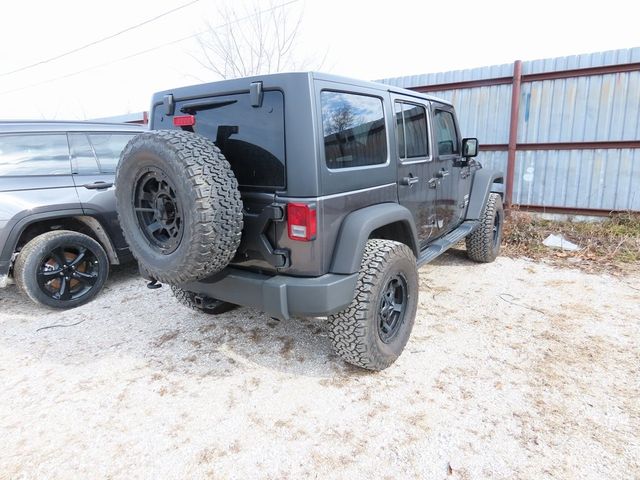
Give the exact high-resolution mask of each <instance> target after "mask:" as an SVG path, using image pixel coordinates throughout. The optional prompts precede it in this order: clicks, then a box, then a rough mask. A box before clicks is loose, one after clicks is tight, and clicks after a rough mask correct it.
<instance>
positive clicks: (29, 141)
mask: <svg viewBox="0 0 640 480" xmlns="http://www.w3.org/2000/svg"><path fill="white" fill-rule="evenodd" d="M8 175H16V176H19V175H71V164H70V162H69V145H68V144H67V136H66V135H65V134H52V135H47V134H36V135H0V176H8Z"/></svg>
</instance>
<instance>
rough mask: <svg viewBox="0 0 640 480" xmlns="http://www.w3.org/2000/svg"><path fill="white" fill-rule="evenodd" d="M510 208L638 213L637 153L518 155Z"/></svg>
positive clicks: (639, 179) (639, 159)
mask: <svg viewBox="0 0 640 480" xmlns="http://www.w3.org/2000/svg"><path fill="white" fill-rule="evenodd" d="M500 153H504V152H500ZM514 203H516V204H521V205H541V206H549V207H566V208H584V209H600V210H640V150H639V149H606V150H605V149H598V150H548V151H527V152H518V154H517V158H516V169H515V182H514Z"/></svg>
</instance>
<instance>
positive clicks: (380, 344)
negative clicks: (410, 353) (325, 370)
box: [329, 239, 419, 370]
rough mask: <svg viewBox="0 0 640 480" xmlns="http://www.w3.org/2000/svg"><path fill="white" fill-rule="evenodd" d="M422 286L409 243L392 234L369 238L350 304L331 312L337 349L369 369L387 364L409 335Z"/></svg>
mask: <svg viewBox="0 0 640 480" xmlns="http://www.w3.org/2000/svg"><path fill="white" fill-rule="evenodd" d="M418 291H419V283H418V268H417V265H416V258H415V256H414V255H413V252H412V251H411V249H410V248H409V247H407V246H406V245H404V244H402V243H398V242H394V241H391V240H377V239H375V240H369V241H368V242H367V244H366V246H365V250H364V255H363V257H362V263H361V266H360V274H359V275H358V283H357V285H356V292H355V297H354V299H353V301H352V302H351V305H349V306H348V307H347V308H346V309H345V310H343V311H342V312H339V313H337V314H334V315H331V316H330V317H329V338H330V339H331V341H332V343H333V347H334V349H335V351H336V353H337V354H338V355H340V357H342V358H343V359H344V360H345V361H347V362H349V363H351V364H353V365H356V366H358V367H362V368H366V369H368V370H383V369H385V368H387V367H389V366H390V365H391V364H392V363H393V362H395V361H396V359H397V358H398V357H399V356H400V354H401V353H402V351H403V350H404V347H405V345H406V344H407V341H408V340H409V336H410V335H411V330H412V328H413V323H414V321H415V316H416V309H417V307H418Z"/></svg>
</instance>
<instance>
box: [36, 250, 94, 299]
mask: <svg viewBox="0 0 640 480" xmlns="http://www.w3.org/2000/svg"><path fill="white" fill-rule="evenodd" d="M98 269H99V266H98V260H97V258H96V256H95V255H94V253H93V252H92V251H90V250H89V249H87V248H85V247H78V246H64V247H58V248H54V249H53V250H52V251H51V252H49V253H47V254H46V255H45V256H44V257H43V259H42V261H41V262H40V266H39V267H38V271H37V273H36V280H37V282H38V286H39V287H40V290H41V291H42V292H43V293H44V294H45V295H47V296H48V297H49V298H53V299H54V300H62V301H68V300H76V299H78V298H80V297H82V296H84V295H86V294H87V293H88V292H89V291H90V290H91V289H92V288H93V286H94V285H95V284H96V282H97V281H98Z"/></svg>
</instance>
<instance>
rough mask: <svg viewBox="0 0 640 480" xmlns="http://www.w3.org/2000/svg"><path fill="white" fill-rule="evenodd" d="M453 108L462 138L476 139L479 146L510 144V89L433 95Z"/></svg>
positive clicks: (491, 88) (500, 87) (476, 90)
mask: <svg viewBox="0 0 640 480" xmlns="http://www.w3.org/2000/svg"><path fill="white" fill-rule="evenodd" d="M430 95H433V96H435V97H439V98H442V99H444V100H448V101H450V102H451V103H453V105H454V106H455V107H456V111H457V112H458V119H459V120H460V130H461V132H462V136H464V137H477V138H478V140H479V141H480V143H487V144H495V143H507V142H508V141H509V113H510V110H509V108H510V102H511V85H494V86H491V87H479V88H468V89H458V90H448V91H440V92H433V93H431V94H430Z"/></svg>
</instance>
